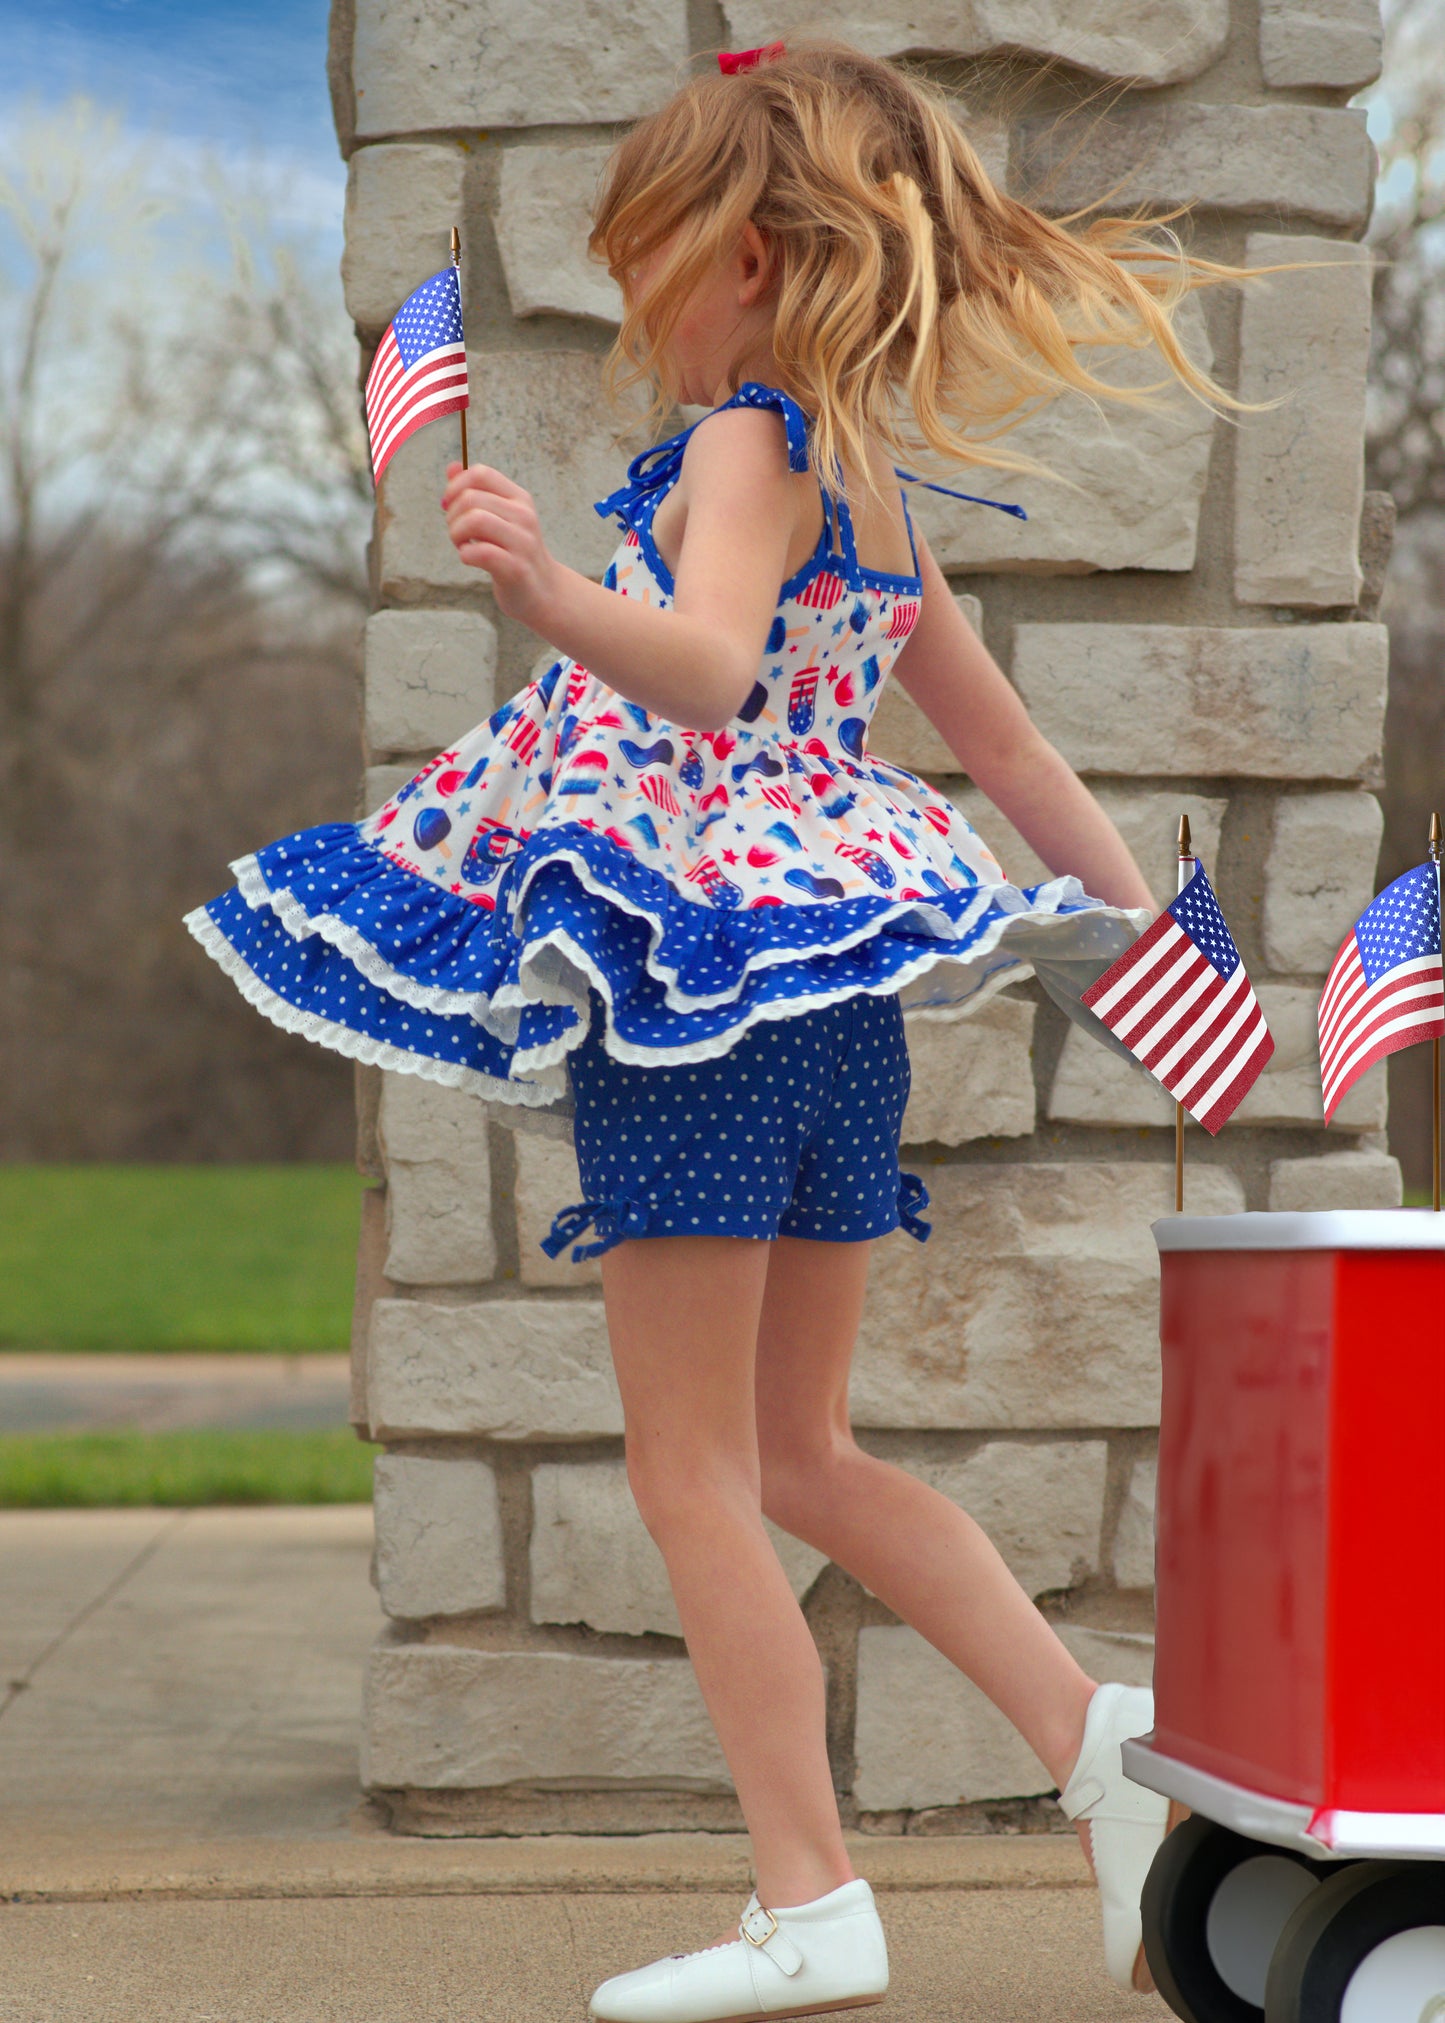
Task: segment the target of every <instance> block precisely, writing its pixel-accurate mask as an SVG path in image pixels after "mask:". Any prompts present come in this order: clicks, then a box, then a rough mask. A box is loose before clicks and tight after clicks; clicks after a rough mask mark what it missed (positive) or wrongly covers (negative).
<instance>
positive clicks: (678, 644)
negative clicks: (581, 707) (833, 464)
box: [442, 408, 798, 731]
mask: <svg viewBox="0 0 1445 2023" xmlns="http://www.w3.org/2000/svg"><path fill="white" fill-rule="evenodd" d="M679 482H680V485H681V486H682V487H683V488H684V497H685V499H686V503H687V521H686V526H685V528H684V531H683V537H682V545H681V548H680V550H679V553H678V560H677V569H676V573H675V578H674V583H675V594H674V597H673V602H672V605H671V607H670V608H668V609H665V610H664V609H659V608H658V607H657V606H656V605H650V604H644V603H643V602H642V601H641V600H640V599H637V598H631V597H619V596H618V595H617V594H616V592H615V591H611V590H604V589H603V588H602V586H601V585H600V584H598V583H594V582H592V581H591V580H590V579H589V578H588V577H586V576H583V575H581V574H580V573H579V572H578V571H577V570H575V569H569V568H567V567H566V566H565V564H563V563H561V562H559V561H558V560H557V559H556V557H555V556H553V555H552V554H550V553H549V551H548V549H547V545H546V543H545V541H544V540H543V538H542V530H541V526H540V523H539V522H538V519H537V511H536V507H535V506H534V505H533V503H532V499H531V496H530V494H529V493H527V492H525V491H523V489H522V487H521V486H520V485H518V484H514V483H513V482H512V480H511V479H510V478H508V477H505V476H503V474H502V473H501V472H500V471H495V470H491V469H490V468H488V467H486V466H484V465H474V466H473V467H472V468H471V469H469V470H463V469H462V467H461V465H460V464H453V465H452V466H451V467H450V470H449V473H448V478H447V488H446V491H445V493H444V494H443V496H442V505H443V507H444V509H445V511H446V515H447V527H448V531H449V533H450V535H451V538H452V541H453V542H454V544H455V546H456V549H457V553H458V554H459V555H460V556H461V559H462V560H463V561H464V562H466V563H469V564H471V565H472V566H473V567H474V568H478V569H485V570H486V571H487V572H488V574H489V575H490V576H491V579H492V586H493V589H494V591H495V593H496V598H497V602H498V604H499V605H500V606H501V608H502V610H503V611H505V612H506V613H507V614H508V616H509V617H512V618H519V619H521V621H522V623H523V624H524V625H529V626H530V627H531V628H532V630H533V631H534V632H537V633H540V635H541V636H542V638H543V639H545V640H548V641H549V642H550V643H551V644H552V645H553V646H555V647H556V648H557V649H558V650H559V652H562V653H566V654H569V655H570V656H571V657H572V658H573V659H574V660H577V661H580V662H581V663H582V665H583V666H584V667H586V668H588V669H589V671H590V672H591V673H593V674H595V675H596V676H597V678H598V679H599V680H600V681H604V682H606V683H607V685H608V687H609V688H613V689H616V691H617V693H618V694H619V695H624V696H626V697H627V698H628V700H629V701H630V702H635V703H639V704H641V706H642V708H644V709H646V710H651V711H652V712H653V713H654V714H655V715H657V716H660V717H664V718H666V719H667V720H668V721H669V722H670V723H676V724H682V725H686V726H689V727H691V728H693V729H696V730H704V731H707V730H719V729H721V728H722V726H723V725H724V724H726V723H728V722H730V721H731V719H732V718H733V717H735V716H736V715H737V713H738V711H739V709H741V707H742V705H743V703H744V702H746V700H747V697H748V691H749V690H750V688H751V687H752V684H753V682H754V681H755V680H756V679H757V672H758V668H759V666H760V664H761V662H762V658H763V649H764V647H765V645H766V643H767V636H768V628H769V626H770V625H771V624H772V621H773V615H774V613H775V611H776V610H777V604H778V590H779V587H780V586H781V584H782V581H783V572H784V566H785V561H786V557H787V553H788V545H789V542H790V540H791V537H792V534H793V529H794V523H795V521H796V518H797V513H798V494H797V490H796V488H795V487H794V486H793V484H792V481H791V479H790V476H789V472H788V459H787V451H786V440H785V437H784V434H783V430H782V428H781V426H780V425H779V422H778V418H777V416H776V415H773V414H769V413H765V412H762V411H760V410H757V409H749V408H729V409H728V410H727V411H726V412H725V413H722V414H718V415H715V416H709V417H708V418H707V419H706V420H705V421H703V422H702V423H700V424H699V425H698V427H697V428H695V429H694V430H693V433H692V435H691V436H690V437H689V438H688V444H687V449H686V451H685V453H684V456H683V465H682V476H681V479H680V481H679Z"/></svg>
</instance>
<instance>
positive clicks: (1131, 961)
mask: <svg viewBox="0 0 1445 2023" xmlns="http://www.w3.org/2000/svg"><path fill="white" fill-rule="evenodd" d="M1083 1001H1084V1003H1085V1004H1086V1005H1087V1006H1088V1007H1089V1009H1090V1010H1091V1011H1092V1012H1094V1013H1095V1014H1096V1015H1097V1016H1098V1017H1099V1018H1101V1019H1102V1020H1103V1022H1104V1024H1105V1025H1106V1026H1107V1027H1108V1028H1109V1030H1110V1032H1112V1033H1115V1034H1117V1036H1118V1037H1119V1038H1120V1039H1121V1040H1122V1041H1123V1042H1124V1044H1125V1046H1126V1047H1128V1049H1129V1051H1130V1053H1131V1054H1133V1055H1134V1056H1135V1058H1136V1059H1137V1060H1140V1061H1142V1062H1143V1063H1144V1066H1145V1067H1146V1068H1147V1069H1148V1070H1149V1072H1150V1074H1151V1075H1153V1077H1154V1079H1155V1080H1156V1081H1158V1082H1162V1083H1163V1084H1164V1087H1165V1088H1166V1089H1167V1090H1168V1091H1169V1093H1170V1095H1171V1096H1173V1097H1174V1099H1175V1101H1176V1102H1179V1103H1182V1104H1183V1105H1184V1107H1185V1109H1186V1110H1187V1111H1188V1112H1189V1114H1190V1116H1191V1117H1193V1118H1194V1119H1195V1120H1196V1121H1197V1122H1198V1123H1201V1124H1202V1125H1203V1126H1204V1128H1205V1130H1206V1131H1209V1132H1211V1133H1212V1132H1215V1131H1218V1129H1219V1128H1220V1126H1221V1125H1222V1124H1223V1123H1224V1122H1225V1121H1226V1119H1227V1118H1228V1117H1229V1115H1230V1113H1231V1112H1232V1111H1233V1110H1234V1108H1235V1105H1236V1104H1237V1103H1239V1102H1240V1100H1241V1099H1242V1098H1243V1097H1244V1096H1245V1095H1247V1094H1248V1092H1249V1090H1250V1088H1251V1087H1252V1085H1253V1083H1254V1080H1255V1077H1256V1076H1257V1075H1258V1074H1259V1071H1260V1069H1261V1068H1262V1067H1263V1066H1264V1064H1265V1062H1266V1061H1267V1060H1268V1059H1269V1057H1270V1055H1271V1054H1272V1053H1273V1052H1274V1041H1273V1040H1272V1039H1271V1038H1270V1035H1269V1027H1268V1026H1267V1025H1266V1024H1265V1022H1264V1013H1263V1012H1262V1011H1261V1010H1260V1008H1259V1003H1258V1000H1257V999H1256V997H1255V995H1254V991H1253V989H1252V988H1251V986H1250V981H1249V978H1248V977H1247V976H1246V975H1245V973H1244V964H1243V963H1242V962H1241V961H1240V959H1239V950H1238V949H1237V948H1236V947H1235V945H1234V941H1233V938H1232V937H1231V935H1230V932H1229V929H1228V928H1227V927H1226V926H1225V924H1224V915H1223V914H1222V913H1221V912H1220V910H1219V901H1218V900H1217V899H1216V898H1215V896H1214V892H1213V889H1212V887H1211V886H1210V883H1209V880H1208V879H1207V878H1206V877H1205V875H1204V866H1203V865H1202V864H1200V863H1199V862H1198V861H1197V860H1196V862H1195V867H1194V873H1193V876H1192V877H1191V878H1190V880H1189V883H1188V884H1187V885H1186V886H1185V888H1184V890H1183V891H1182V892H1181V893H1180V894H1179V897H1178V898H1177V899H1176V900H1174V902H1173V903H1172V904H1171V905H1169V906H1166V907H1165V909H1164V911H1163V912H1162V913H1161V914H1160V916H1159V918H1158V919H1157V920H1156V921H1155V922H1154V924H1153V926H1152V927H1148V928H1146V929H1145V931H1144V932H1143V934H1141V935H1140V937H1139V939H1138V940H1137V941H1136V942H1135V943H1134V946H1133V947H1132V948H1130V949H1127V950H1126V951H1125V953H1124V954H1123V955H1121V956H1120V957H1119V960H1118V961H1117V962H1116V963H1115V964H1114V966H1113V968H1112V969H1109V970H1106V971H1105V973H1104V974H1103V976H1101V977H1100V978H1099V981H1098V982H1097V983H1095V984H1091V985H1090V986H1089V988H1088V990H1086V991H1085V992H1084V994H1083Z"/></svg>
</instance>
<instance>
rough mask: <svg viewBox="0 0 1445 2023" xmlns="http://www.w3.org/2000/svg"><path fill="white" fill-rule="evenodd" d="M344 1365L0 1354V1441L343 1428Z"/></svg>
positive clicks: (307, 1360) (298, 1359)
mask: <svg viewBox="0 0 1445 2023" xmlns="http://www.w3.org/2000/svg"><path fill="white" fill-rule="evenodd" d="M349 1381H350V1380H349V1376H348V1366H347V1358H346V1357H345V1356H336V1355H330V1356H251V1355H234V1356H186V1355H174V1356H171V1355H157V1356H123V1355H95V1356H89V1355H29V1354H25V1353H22V1352H18V1351H13V1352H12V1351H7V1352H5V1353H0V1433H42V1432H67V1433H82V1432H87V1433H88V1432H94V1431H98V1430H100V1429H102V1428H106V1427H116V1426H133V1427H137V1428H139V1429H140V1430H142V1431H144V1432H148V1433H165V1432H173V1431H176V1430H177V1429H179V1428H182V1427H187V1426H277V1427H288V1428H298V1427H312V1426H344V1425H345V1424H346V1412H347V1398H348V1388H349Z"/></svg>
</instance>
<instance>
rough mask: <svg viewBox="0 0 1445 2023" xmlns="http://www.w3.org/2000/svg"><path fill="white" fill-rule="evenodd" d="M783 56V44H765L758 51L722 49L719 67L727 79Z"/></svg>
mask: <svg viewBox="0 0 1445 2023" xmlns="http://www.w3.org/2000/svg"><path fill="white" fill-rule="evenodd" d="M783 54H784V49H783V45H782V43H781V42H764V43H762V44H761V45H760V46H759V47H758V48H757V49H720V50H719V51H718V53H717V67H718V69H719V70H720V71H721V72H722V73H723V75H724V76H725V77H736V75H737V73H738V72H739V71H740V70H751V69H753V68H754V66H755V65H756V64H759V63H771V62H772V61H773V59H774V58H775V57H778V56H782V55H783Z"/></svg>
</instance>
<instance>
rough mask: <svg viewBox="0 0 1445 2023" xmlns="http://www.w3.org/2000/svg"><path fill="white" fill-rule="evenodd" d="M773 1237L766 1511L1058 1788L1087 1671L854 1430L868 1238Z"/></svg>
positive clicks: (984, 1550)
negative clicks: (960, 1679) (834, 1568)
mask: <svg viewBox="0 0 1445 2023" xmlns="http://www.w3.org/2000/svg"><path fill="white" fill-rule="evenodd" d="M770 1248H771V1257H770V1259H769V1264H768V1275H767V1283H766V1286H765V1288H764V1294H763V1303H762V1315H761V1319H760V1322H759V1328H758V1353H757V1423H758V1439H759V1452H760V1458H761V1463H762V1480H763V1509H764V1510H765V1512H766V1513H767V1515H768V1516H769V1517H771V1518H772V1519H773V1520H774V1521H775V1522H776V1523H778V1524H780V1525H781V1526H782V1527H783V1529H784V1530H785V1531H789V1532H792V1533H793V1534H794V1536H795V1537H798V1538H802V1539H806V1540H807V1542H808V1543H809V1544H810V1545H813V1546H816V1547H817V1549H818V1550H819V1551H820V1552H826V1553H827V1555H828V1557H829V1558H830V1559H832V1560H834V1561H835V1562H836V1563H837V1564H838V1565H839V1566H841V1567H845V1568H846V1569H847V1571H848V1572H849V1573H851V1574H853V1575H854V1576H855V1577H856V1578H857V1579H858V1580H860V1581H861V1582H862V1583H863V1585H864V1586H865V1587H866V1588H868V1589H869V1590H870V1592H871V1593H873V1594H875V1595H877V1597H878V1599H879V1600H880V1601H881V1602H883V1603H884V1604H885V1605H886V1606H887V1607H888V1608H890V1609H892V1610H893V1612H894V1614H895V1615H898V1616H901V1617H902V1619H903V1620H904V1622H906V1623H911V1624H912V1626H913V1627H914V1629H916V1630H917V1631H918V1632H919V1633H920V1634H921V1635H922V1636H924V1637H926V1638H927V1639H928V1641H929V1643H931V1644H933V1645H934V1646H935V1647H936V1648H937V1649H938V1650H940V1651H942V1652H943V1654H944V1656H945V1657H947V1658H951V1659H952V1661H953V1663H954V1664H955V1665H957V1666H958V1667H959V1669H960V1670H961V1671H963V1672H966V1673H967V1674H968V1676H969V1678H971V1679H972V1680H973V1681H974V1683H975V1684H976V1685H978V1686H979V1687H981V1688H982V1690H983V1691H984V1692H985V1693H987V1695H988V1697H989V1698H990V1699H991V1700H992V1701H993V1702H994V1704H995V1705H996V1706H997V1707H999V1708H1000V1709H1001V1710H1002V1712H1003V1713H1004V1714H1006V1715H1007V1716H1008V1718H1009V1720H1010V1721H1012V1722H1013V1724H1014V1726H1015V1727H1016V1728H1017V1729H1018V1730H1019V1732H1020V1734H1021V1735H1022V1736H1023V1738H1024V1740H1025V1741H1026V1742H1027V1743H1028V1744H1029V1746H1030V1748H1031V1749H1032V1750H1033V1751H1034V1753H1035V1755H1037V1756H1038V1757H1039V1759H1040V1761H1041V1762H1042V1763H1043V1764H1044V1765H1045V1767H1046V1768H1047V1770H1048V1772H1049V1775H1050V1776H1051V1777H1052V1778H1053V1779H1054V1781H1055V1783H1056V1784H1057V1785H1059V1786H1060V1788H1062V1786H1063V1785H1064V1783H1065V1781H1066V1780H1067V1778H1068V1775H1069V1772H1070V1770H1071V1769H1072V1768H1073V1766H1074V1762H1075V1759H1076V1758H1077V1756H1078V1753H1079V1748H1080V1745H1081V1744H1082V1741H1083V1734H1084V1713H1085V1710H1086V1708H1087V1706H1088V1703H1089V1698H1090V1695H1091V1694H1092V1693H1093V1690H1094V1683H1095V1682H1094V1681H1093V1680H1092V1679H1091V1678H1090V1677H1089V1676H1088V1674H1087V1673H1086V1672H1084V1671H1083V1670H1082V1669H1081V1667H1080V1666H1079V1665H1078V1664H1077V1663H1076V1662H1075V1660H1074V1659H1073V1657H1072V1656H1071V1655H1070V1653H1069V1651H1068V1650H1067V1649H1066V1648H1065V1646H1064V1645H1063V1643H1061V1641H1060V1640H1059V1638H1058V1637H1056V1636H1055V1635H1054V1632H1053V1631H1052V1630H1051V1629H1050V1627H1049V1625H1048V1623H1047V1622H1045V1620H1044V1618H1043V1617H1042V1616H1041V1615H1040V1613H1039V1611H1038V1610H1037V1609H1036V1608H1035V1607H1034V1604H1033V1602H1032V1601H1031V1600H1030V1598H1029V1597H1028V1595H1026V1594H1025V1593H1024V1590H1023V1589H1022V1588H1021V1587H1020V1586H1019V1584H1018V1582H1017V1581H1016V1580H1015V1578H1014V1576H1013V1575H1012V1574H1011V1573H1010V1572H1009V1570H1008V1567H1007V1566H1006V1565H1005V1564H1004V1561H1003V1559H1002V1558H1001V1556H1000V1554H999V1552H998V1550H997V1548H996V1547H995V1546H994V1545H993V1543H992V1541H991V1540H990V1539H989V1538H988V1536H987V1535H986V1534H985V1532H984V1531H983V1530H982V1529H981V1528H980V1526H979V1525H978V1524H977V1523H975V1521H974V1519H973V1518H971V1517H969V1516H968V1515H967V1513H966V1512H965V1511H962V1510H960V1509H959V1508H958V1506H957V1504H955V1503H952V1502H950V1501H949V1499H948V1498H947V1497H946V1496H941V1495H940V1494H939V1493H938V1491H937V1490H934V1489H930V1488H929V1487H928V1486H927V1484H926V1483H923V1482H920V1481H919V1480H918V1479H917V1477H916V1476H912V1475H910V1474H908V1473H907V1472H906V1470H904V1469H902V1468H896V1467H894V1466H893V1465H892V1464H891V1463H889V1462H887V1461H880V1460H877V1459H876V1458H875V1457H874V1456H872V1455H870V1454H865V1453H864V1452H863V1451H862V1449H861V1448H859V1447H858V1446H857V1444H856V1443H855V1441H854V1439H853V1435H852V1431H851V1429H850V1427H849V1422H848V1368H849V1364H850V1362H851V1359H852V1354H853V1345H854V1341H855V1338H856V1336H857V1332H858V1323H859V1320H860V1318H861V1315H862V1310H863V1292H864V1284H865V1281H866V1278H867V1273H868V1261H869V1252H870V1249H871V1245H869V1244H867V1243H847V1244H844V1243H817V1242H811V1241H803V1240H801V1239H798V1238H792V1237H779V1238H778V1239H777V1241H776V1242H775V1243H774V1244H772V1245H771V1246H770ZM1080 1839H1081V1840H1083V1841H1084V1846H1085V1852H1086V1853H1087V1851H1088V1842H1087V1839H1086V1838H1085V1836H1084V1834H1083V1832H1082V1831H1081V1832H1080Z"/></svg>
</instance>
